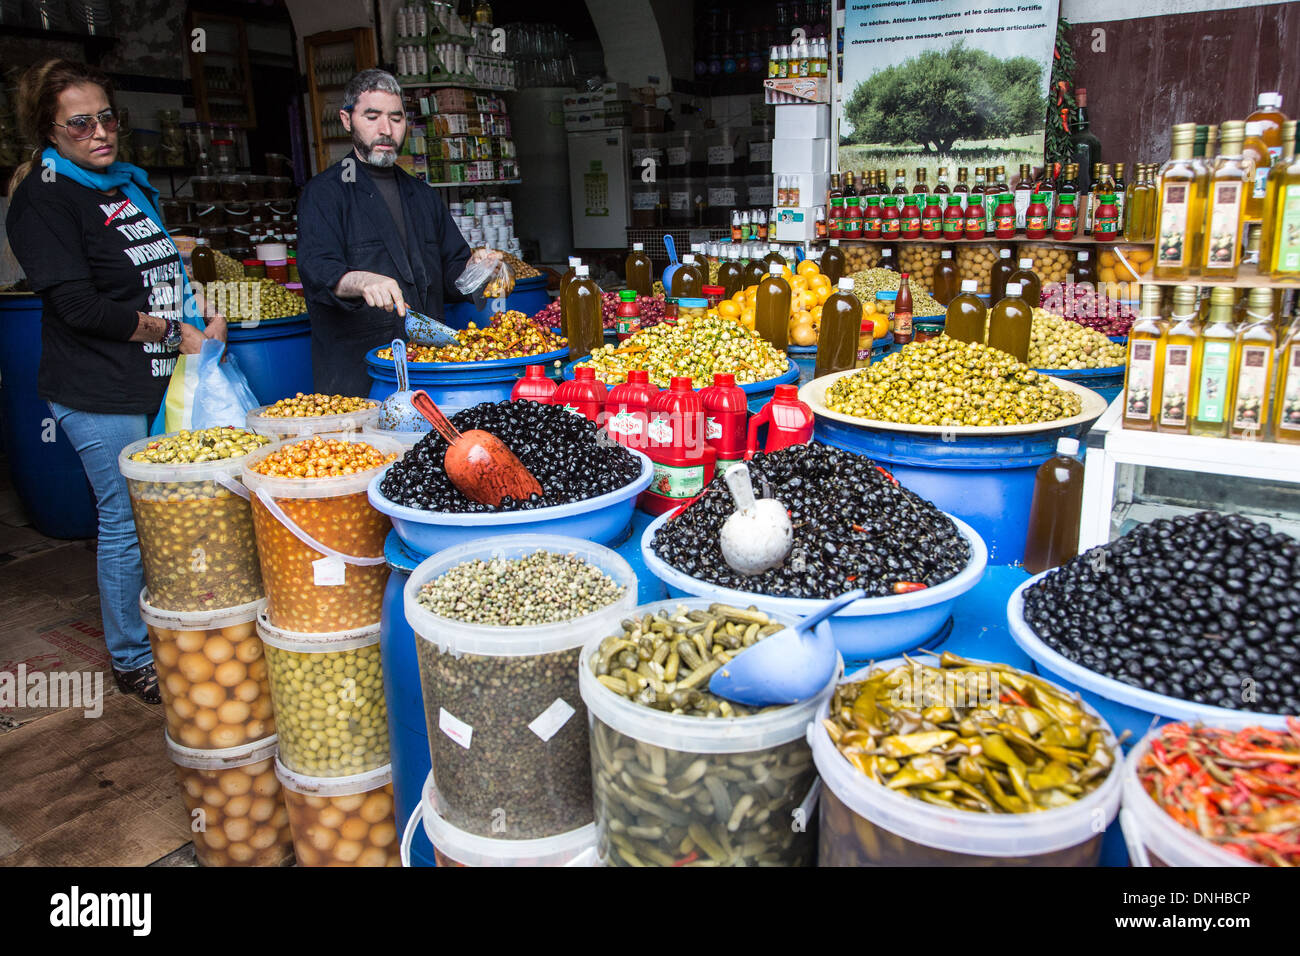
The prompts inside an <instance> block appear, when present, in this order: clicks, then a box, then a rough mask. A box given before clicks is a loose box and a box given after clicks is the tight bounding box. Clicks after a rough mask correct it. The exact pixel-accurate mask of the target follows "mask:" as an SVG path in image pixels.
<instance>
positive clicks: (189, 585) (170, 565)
mask: <svg viewBox="0 0 1300 956" xmlns="http://www.w3.org/2000/svg"><path fill="white" fill-rule="evenodd" d="M173 434H175V433H173ZM167 437H169V436H167ZM158 440H159V437H158V436H154V437H152V438H144V439H141V440H140V441H137V442H132V443H131V444H130V445H127V446H126V447H125V448H123V449H122V452H121V454H119V455H118V458H117V465H118V470H119V471H121V473H122V476H123V477H124V478H125V479H126V487H127V491H128V492H129V493H130V496H131V511H132V513H133V514H134V515H135V528H136V536H137V537H138V538H139V540H140V559H141V563H142V564H143V566H144V582H145V586H146V587H147V588H148V589H149V594H150V600H151V601H152V603H153V604H154V606H155V607H157V608H159V609H165V610H168V611H208V610H215V609H218V608H228V607H235V606H237V605H240V604H247V603H249V602H250V601H257V600H259V599H261V597H262V596H263V591H262V572H261V569H260V567H259V565H258V560H257V546H256V544H255V542H254V538H253V519H252V515H251V513H250V511H249V507H248V492H247V489H245V487H244V485H243V484H242V483H241V482H240V477H239V476H240V473H241V471H242V470H243V467H244V463H245V461H246V460H247V456H244V457H240V458H223V459H220V460H218V461H204V462H195V463H192V464H152V463H149V462H141V461H132V460H131V456H132V455H134V454H135V453H136V452H139V451H143V450H144V449H145V448H146V447H147V446H148V445H149V444H151V443H152V442H155V441H158ZM261 450H262V449H258V451H261Z"/></svg>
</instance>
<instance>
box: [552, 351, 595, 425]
mask: <svg viewBox="0 0 1300 956" xmlns="http://www.w3.org/2000/svg"><path fill="white" fill-rule="evenodd" d="M607 398H609V390H608V389H606V388H605V383H604V382H602V381H600V380H599V379H598V378H596V370H595V369H594V368H587V367H583V366H581V365H580V366H578V367H577V368H575V369H574V370H573V378H572V379H571V380H570V381H567V382H564V383H563V384H562V385H560V387H559V388H557V389H556V390H555V395H554V396H553V397H552V398H551V404H552V405H559V406H560V407H562V408H563V409H564V410H565V411H566V412H573V414H575V415H585V416H586V417H587V418H590V419H591V420H592V421H593V422H596V423H597V424H599V423H600V413H601V412H602V411H604V409H605V400H606V399H607Z"/></svg>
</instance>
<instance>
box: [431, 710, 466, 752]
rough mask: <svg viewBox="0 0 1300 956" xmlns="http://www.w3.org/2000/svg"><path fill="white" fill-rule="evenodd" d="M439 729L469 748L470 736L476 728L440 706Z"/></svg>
mask: <svg viewBox="0 0 1300 956" xmlns="http://www.w3.org/2000/svg"><path fill="white" fill-rule="evenodd" d="M438 729H439V730H441V731H442V732H443V733H444V734H446V735H447V736H448V737H450V738H451V739H452V740H454V741H456V743H458V744H460V745H461V746H462V747H464V748H465V749H466V750H469V742H470V738H472V737H473V736H474V728H473V727H471V726H470V725H469V724H467V723H465V721H463V720H459V719H457V718H455V717H453V716H452V715H451V714H449V713H447V711H446V709H445V708H443V707H439V708H438Z"/></svg>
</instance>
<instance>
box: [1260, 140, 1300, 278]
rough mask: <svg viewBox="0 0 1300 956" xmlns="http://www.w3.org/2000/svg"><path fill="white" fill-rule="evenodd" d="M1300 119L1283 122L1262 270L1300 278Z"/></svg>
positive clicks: (1269, 188) (1262, 245) (1271, 174)
mask: <svg viewBox="0 0 1300 956" xmlns="http://www.w3.org/2000/svg"><path fill="white" fill-rule="evenodd" d="M1295 144H1296V121H1295V120H1287V121H1286V122H1284V123H1283V124H1282V156H1281V157H1280V158H1279V159H1278V161H1277V162H1275V163H1274V164H1273V168H1272V169H1270V170H1269V174H1268V186H1267V189H1266V192H1265V197H1264V226H1263V234H1262V237H1261V241H1260V250H1259V271H1260V272H1262V273H1267V274H1268V275H1271V276H1274V277H1276V278H1285V279H1300V156H1297V155H1296V145H1295Z"/></svg>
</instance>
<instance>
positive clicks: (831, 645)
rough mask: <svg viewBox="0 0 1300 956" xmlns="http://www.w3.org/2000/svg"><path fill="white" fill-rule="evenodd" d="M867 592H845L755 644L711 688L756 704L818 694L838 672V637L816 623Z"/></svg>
mask: <svg viewBox="0 0 1300 956" xmlns="http://www.w3.org/2000/svg"><path fill="white" fill-rule="evenodd" d="M866 596H867V592H866V591H863V590H857V591H850V592H849V593H848V594H841V595H840V596H839V597H837V598H834V599H832V600H831V601H828V602H827V604H826V606H825V607H823V608H822V609H821V610H820V611H816V612H815V613H813V614H809V615H808V616H807V617H805V618H804V619H803V620H802V621H799V622H798V623H797V624H794V625H792V626H790V627H786V628H782V629H781V630H779V631H777V632H776V633H775V634H773V635H771V636H770V637H765V638H763V639H762V640H761V641H758V642H757V643H755V644H751V645H750V646H749V647H747V648H746V649H745V650H743V651H741V652H740V653H739V654H737V655H736V656H735V657H733V658H732V659H731V660H729V661H728V662H727V663H725V664H723V665H722V666H721V667H719V668H718V669H717V670H716V671H714V672H713V676H712V677H710V678H709V690H711V691H712V692H713V693H715V694H717V695H718V696H719V697H725V698H727V700H734V701H735V702H736V703H738V704H748V705H749V706H750V707H772V706H775V705H778V704H797V703H798V702H799V701H801V700H807V699H808V698H810V697H812V696H814V695H815V694H817V693H818V692H819V691H821V690H822V689H823V688H824V687H825V686H826V684H827V683H828V682H829V681H830V679H831V677H833V676H834V674H835V640H834V638H832V637H831V635H830V633H829V629H828V630H827V633H825V634H817V633H816V632H815V630H814V628H816V626H817V625H818V624H820V623H821V622H822V621H824V620H826V618H828V617H830V616H831V615H832V614H834V613H835V612H836V611H839V610H842V609H843V608H845V607H847V606H848V605H850V604H852V603H853V602H854V601H856V600H858V599H859V598H864V597H866Z"/></svg>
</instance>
